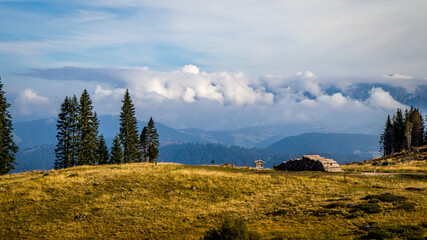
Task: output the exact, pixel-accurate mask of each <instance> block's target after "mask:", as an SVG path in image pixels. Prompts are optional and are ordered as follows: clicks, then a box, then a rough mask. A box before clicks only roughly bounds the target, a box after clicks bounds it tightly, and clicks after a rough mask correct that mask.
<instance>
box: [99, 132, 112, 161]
mask: <svg viewBox="0 0 427 240" xmlns="http://www.w3.org/2000/svg"><path fill="white" fill-rule="evenodd" d="M96 158H97V160H98V164H108V163H109V159H110V155H109V153H108V147H107V144H106V143H105V139H104V135H102V134H101V135H100V136H99V138H98V141H97V147H96Z"/></svg>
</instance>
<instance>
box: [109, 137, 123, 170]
mask: <svg viewBox="0 0 427 240" xmlns="http://www.w3.org/2000/svg"><path fill="white" fill-rule="evenodd" d="M109 162H110V164H118V163H123V149H122V144H121V143H120V137H119V135H116V136H115V137H114V140H113V146H112V147H111V155H110V161H109Z"/></svg>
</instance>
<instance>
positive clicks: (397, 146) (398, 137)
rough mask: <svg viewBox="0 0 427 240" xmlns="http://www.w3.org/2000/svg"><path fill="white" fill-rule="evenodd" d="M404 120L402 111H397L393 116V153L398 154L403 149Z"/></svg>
mask: <svg viewBox="0 0 427 240" xmlns="http://www.w3.org/2000/svg"><path fill="white" fill-rule="evenodd" d="M405 129H406V124H405V119H404V117H403V114H402V110H400V109H397V111H396V116H393V133H394V152H400V151H402V150H403V149H404V148H405V144H406V137H405Z"/></svg>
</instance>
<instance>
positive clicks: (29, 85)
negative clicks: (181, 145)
mask: <svg viewBox="0 0 427 240" xmlns="http://www.w3.org/2000/svg"><path fill="white" fill-rule="evenodd" d="M0 13H1V14H0V76H1V77H2V79H3V82H4V84H5V88H6V89H5V90H6V91H7V92H8V94H9V98H10V102H11V103H12V109H13V114H14V116H16V119H19V120H28V119H35V118H40V117H54V116H55V115H56V114H57V109H58V108H59V104H60V102H61V101H62V99H63V98H64V97H65V96H66V95H72V94H77V95H79V94H80V93H81V91H82V90H83V89H84V88H87V89H88V90H89V92H90V93H91V94H92V95H93V98H94V104H95V109H96V110H97V111H98V112H100V113H101V114H117V112H118V111H119V104H117V103H116V102H114V101H116V100H117V99H120V96H121V93H122V91H123V89H124V88H130V90H131V93H132V94H133V95H134V98H135V102H136V105H137V107H138V108H139V109H141V110H140V112H141V113H140V116H139V117H140V118H148V117H147V115H153V116H154V117H155V118H157V119H159V121H162V122H165V123H167V124H169V125H172V126H174V127H201V128H207V129H229V128H237V127H244V126H251V125H268V124H279V123H283V122H294V121H313V119H314V120H315V121H330V120H329V119H328V117H327V116H328V115H329V114H331V113H333V114H337V115H340V116H345V114H346V112H347V111H351V112H357V113H359V114H360V116H359V118H358V119H366V116H373V117H372V119H370V120H369V121H371V122H373V121H377V119H381V118H383V117H384V115H386V114H387V113H390V112H392V109H394V108H395V107H401V106H403V105H402V104H401V103H399V102H396V101H395V100H394V99H393V98H392V97H391V96H389V95H387V94H389V93H387V92H385V91H383V89H370V93H369V94H370V95H369V96H370V99H364V100H363V101H360V100H357V99H351V98H349V97H347V96H346V95H345V94H344V92H345V90H346V89H347V88H349V87H351V86H352V85H354V84H357V83H361V82H363V83H366V82H368V83H373V82H381V83H386V84H392V85H394V86H401V87H404V88H405V89H408V91H413V89H414V88H416V87H417V86H420V85H426V77H427V68H426V66H427V44H425V43H426V42H427V31H425V26H426V24H427V2H426V1H424V0H409V1H396V0H389V1H384V0H372V1H353V0H340V1H338V0H325V1H317V0H302V1H289V0H280V1H279V0H277V1H274V0H273V1H257V0H249V1H248V0H246V1H240V0H237V1H225V0H224V1H223V0H219V1H195V0H184V1H136V0H123V1H112V0H110V1H100V0H94V1H80V0H70V1H19V0H18V1H4V0H0ZM329 85H336V86H338V88H340V90H341V91H342V92H343V93H342V94H341V95H333V94H327V93H326V92H325V87H326V86H329ZM304 92H309V93H310V95H311V96H312V97H311V98H305V96H306V95H307V94H305V95H304ZM207 109H209V110H210V109H215V110H214V111H207ZM192 111H197V112H198V114H197V116H191V117H190V116H189V115H188V113H190V112H192ZM321 112H322V113H324V114H320V113H321ZM259 113H263V114H265V115H269V117H265V118H261V117H257V118H256V117H252V116H254V115H259ZM310 113H312V115H311V114H310ZM374 113H376V114H374ZM199 115H200V116H199ZM319 115H320V116H319ZM296 116H297V117H296ZM315 116H319V117H315ZM251 119H252V120H251ZM343 119H345V118H343ZM365 122H367V121H366V120H365Z"/></svg>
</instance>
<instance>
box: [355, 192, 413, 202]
mask: <svg viewBox="0 0 427 240" xmlns="http://www.w3.org/2000/svg"><path fill="white" fill-rule="evenodd" d="M362 199H363V200H371V199H378V200H380V201H381V202H391V203H392V202H401V201H406V200H407V198H406V197H404V196H398V195H394V194H391V193H382V194H378V195H367V196H366V197H364V198H362Z"/></svg>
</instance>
